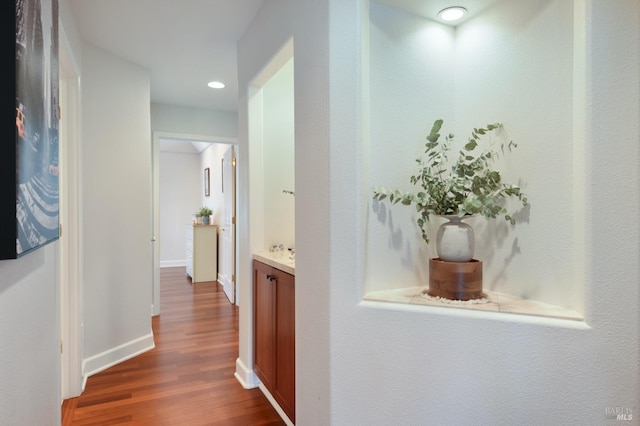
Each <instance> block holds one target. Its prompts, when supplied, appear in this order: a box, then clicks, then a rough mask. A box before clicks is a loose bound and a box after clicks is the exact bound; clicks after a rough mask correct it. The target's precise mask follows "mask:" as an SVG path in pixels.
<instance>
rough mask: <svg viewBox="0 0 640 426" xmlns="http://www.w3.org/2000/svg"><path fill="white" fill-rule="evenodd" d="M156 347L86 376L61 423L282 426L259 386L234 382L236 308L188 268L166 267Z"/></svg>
mask: <svg viewBox="0 0 640 426" xmlns="http://www.w3.org/2000/svg"><path fill="white" fill-rule="evenodd" d="M160 309H161V314H160V315H159V316H157V317H154V318H153V319H152V327H153V333H154V340H155V345H156V347H155V348H154V349H153V350H151V351H149V352H146V353H144V354H142V355H139V356H137V357H135V358H133V359H130V360H128V361H125V362H123V363H121V364H118V365H116V366H113V367H111V368H109V369H107V370H105V371H102V372H100V373H98V374H96V375H94V376H91V377H90V378H89V379H88V380H87V386H86V389H85V391H84V393H83V394H82V395H81V396H80V397H78V398H73V399H68V400H65V401H64V403H63V407H62V425H63V426H93V425H120V424H135V425H172V426H173V425H179V426H200V425H203V426H204V425H230V426H235V425H266V426H272V425H283V424H284V422H283V421H282V419H280V417H279V416H278V414H277V413H276V411H275V410H274V409H273V407H272V406H271V405H270V404H269V402H268V401H267V399H266V398H265V397H264V395H263V394H262V392H260V390H258V389H251V390H247V389H244V388H243V387H242V386H241V385H240V383H238V381H237V380H236V379H235V377H234V376H233V373H234V371H235V362H236V359H237V357H238V307H236V306H233V305H231V304H230V303H229V301H228V300H227V298H226V296H225V294H224V292H223V291H222V289H221V286H220V285H219V284H217V283H215V282H208V283H196V284H192V283H191V281H190V280H189V279H188V278H187V277H186V273H185V268H162V269H161V272H160Z"/></svg>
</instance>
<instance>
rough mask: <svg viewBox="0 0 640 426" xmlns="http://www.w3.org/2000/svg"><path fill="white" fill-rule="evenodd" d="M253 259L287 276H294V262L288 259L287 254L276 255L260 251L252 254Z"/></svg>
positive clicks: (275, 253)
mask: <svg viewBox="0 0 640 426" xmlns="http://www.w3.org/2000/svg"><path fill="white" fill-rule="evenodd" d="M253 258H254V259H255V260H257V261H259V262H262V263H266V264H267V265H269V266H272V267H274V268H276V269H280V270H281V271H284V272H286V273H288V274H291V275H295V274H296V260H295V259H289V252H284V253H277V252H270V251H261V252H259V253H253Z"/></svg>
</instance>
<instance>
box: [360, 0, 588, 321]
mask: <svg viewBox="0 0 640 426" xmlns="http://www.w3.org/2000/svg"><path fill="white" fill-rule="evenodd" d="M369 27H370V28H369V49H370V50H369V70H368V73H369V82H370V84H369V99H370V120H369V122H370V123H371V125H370V130H369V133H370V141H369V143H370V150H369V152H370V156H369V161H370V164H369V168H368V170H369V176H368V179H369V180H368V182H369V184H370V187H373V186H374V185H375V186H385V187H389V188H396V187H397V188H401V189H404V190H410V189H412V185H411V183H410V182H409V176H410V175H411V174H412V171H413V170H414V169H415V164H416V163H415V159H416V158H418V157H421V156H422V154H423V152H424V142H425V138H426V136H427V135H428V133H429V130H430V129H431V126H432V124H433V122H434V121H435V120H436V119H443V120H444V127H443V132H442V133H444V134H448V133H453V134H455V136H456V143H457V144H459V146H462V144H464V143H466V141H467V140H468V137H469V135H470V132H471V130H472V129H473V128H474V127H480V126H484V125H486V124H487V123H495V122H501V123H503V124H504V131H505V132H506V137H507V138H508V140H512V141H513V142H515V143H516V144H518V147H517V148H516V149H515V150H514V151H512V152H511V153H510V154H509V155H508V156H506V158H503V159H502V160H500V162H499V163H498V164H497V167H498V169H499V170H500V171H501V174H502V175H503V178H504V180H505V181H507V182H515V183H518V184H520V185H521V187H522V189H523V191H525V192H526V194H527V196H528V199H529V202H530V205H529V206H528V207H526V208H524V209H523V210H521V211H520V212H519V213H518V214H517V215H516V220H517V224H516V225H515V226H511V225H509V224H508V223H507V222H505V221H504V220H503V219H498V220H494V221H486V220H485V219H484V218H482V217H474V218H472V219H469V220H468V221H467V222H468V223H469V224H471V225H472V226H473V228H474V230H475V234H476V250H475V256H474V257H475V258H477V259H480V260H482V261H483V264H484V270H483V284H484V289H485V290H486V291H488V292H490V294H494V295H495V296H494V298H493V299H492V302H493V301H494V300H495V301H496V304H495V305H496V306H489V305H492V303H490V304H484V305H473V306H472V308H473V309H483V310H490V311H498V312H515V313H522V314H532V315H541V316H551V317H560V318H569V319H582V317H581V313H582V312H584V306H583V305H584V303H583V291H584V290H583V286H582V282H581V279H580V276H579V273H580V272H579V269H580V268H578V267H577V266H576V262H579V259H580V258H584V257H585V256H583V255H582V254H583V253H582V252H581V250H582V248H581V244H580V238H581V234H582V233H581V228H582V227H583V226H584V222H583V219H582V218H581V212H580V208H579V206H580V205H579V203H578V201H579V200H580V199H581V198H580V197H581V194H582V193H583V191H584V189H583V185H584V183H583V182H581V181H579V179H578V178H577V174H576V173H575V172H574V170H575V168H576V165H577V164H578V165H580V161H581V160H582V158H581V157H580V156H579V153H580V152H581V147H580V143H581V142H580V140H577V138H576V137H575V135H576V133H579V131H580V129H579V128H578V127H577V124H575V123H576V120H575V111H576V110H579V107H580V105H577V102H579V101H578V99H582V97H581V96H577V97H576V94H575V93H574V80H575V79H576V78H578V79H579V78H581V75H582V74H584V69H583V67H582V68H581V67H579V66H574V57H575V56H576V52H578V53H579V49H581V48H582V47H581V46H583V45H582V42H583V41H582V40H579V39H578V37H579V35H576V34H579V33H580V32H579V31H577V32H574V11H573V5H572V2H567V1H563V0H545V1H542V0H540V1H530V0H514V1H508V2H505V1H503V2H497V3H493V4H492V5H490V6H489V7H487V8H486V9H485V10H483V11H481V13H478V14H476V15H475V16H473V17H472V18H470V19H468V20H466V21H465V22H464V23H462V24H460V25H459V26H457V27H452V26H448V25H444V24H442V23H439V22H437V21H435V20H432V19H428V18H426V17H424V16H418V15H416V14H413V13H410V12H407V11H404V10H400V9H397V8H394V7H390V6H388V5H382V4H379V3H374V2H372V3H371V4H370V25H369ZM452 152H453V153H455V152H457V149H454V150H453V151H452ZM416 218H417V216H416V213H415V209H414V208H413V207H405V206H401V205H395V206H392V205H390V204H389V203H384V202H383V203H379V202H376V201H374V200H372V199H371V201H370V202H369V213H368V222H367V235H366V253H367V258H366V265H365V285H364V293H365V297H364V298H365V299H366V300H379V301H395V302H402V303H420V304H431V302H430V301H427V300H426V299H424V298H422V297H420V294H419V293H420V289H421V288H422V289H426V286H427V285H428V279H429V277H428V273H429V272H428V259H429V258H432V257H436V254H435V248H434V246H433V244H430V245H428V246H427V245H426V244H425V243H424V241H423V240H422V238H421V236H420V232H419V229H418V228H417V225H416V223H415V220H416ZM442 221H443V220H440V219H438V218H436V219H434V220H432V221H431V225H430V226H431V227H432V231H431V235H435V231H436V229H437V227H438V225H439V224H440V223H441V222H442ZM456 306H460V305H456Z"/></svg>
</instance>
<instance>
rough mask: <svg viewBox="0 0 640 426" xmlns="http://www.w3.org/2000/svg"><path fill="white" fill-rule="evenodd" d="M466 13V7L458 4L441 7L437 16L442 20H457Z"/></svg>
mask: <svg viewBox="0 0 640 426" xmlns="http://www.w3.org/2000/svg"><path fill="white" fill-rule="evenodd" d="M466 13H467V9H465V8H464V7H460V6H453V7H447V8H446V9H442V10H441V11H440V12H439V13H438V16H439V17H440V19H442V20H443V21H449V22H450V21H457V20H458V19H460V18H462V17H463V16H464V15H465V14H466Z"/></svg>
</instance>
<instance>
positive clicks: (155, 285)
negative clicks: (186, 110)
mask: <svg viewBox="0 0 640 426" xmlns="http://www.w3.org/2000/svg"><path fill="white" fill-rule="evenodd" d="M152 133H153V138H152V144H151V173H152V176H151V182H152V183H151V185H152V191H151V194H152V201H151V202H152V205H151V210H152V236H153V237H152V239H151V241H152V242H153V244H152V247H153V248H152V250H153V256H152V259H153V262H152V268H153V271H152V276H153V280H152V284H151V315H152V316H156V315H160V141H161V140H162V139H173V140H183V141H185V142H194V141H197V142H209V143H219V144H225V145H234V146H237V145H238V138H230V137H224V136H209V135H198V134H192V133H173V132H163V131H153V132H152ZM234 255H235V256H236V259H237V254H236V253H234Z"/></svg>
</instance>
